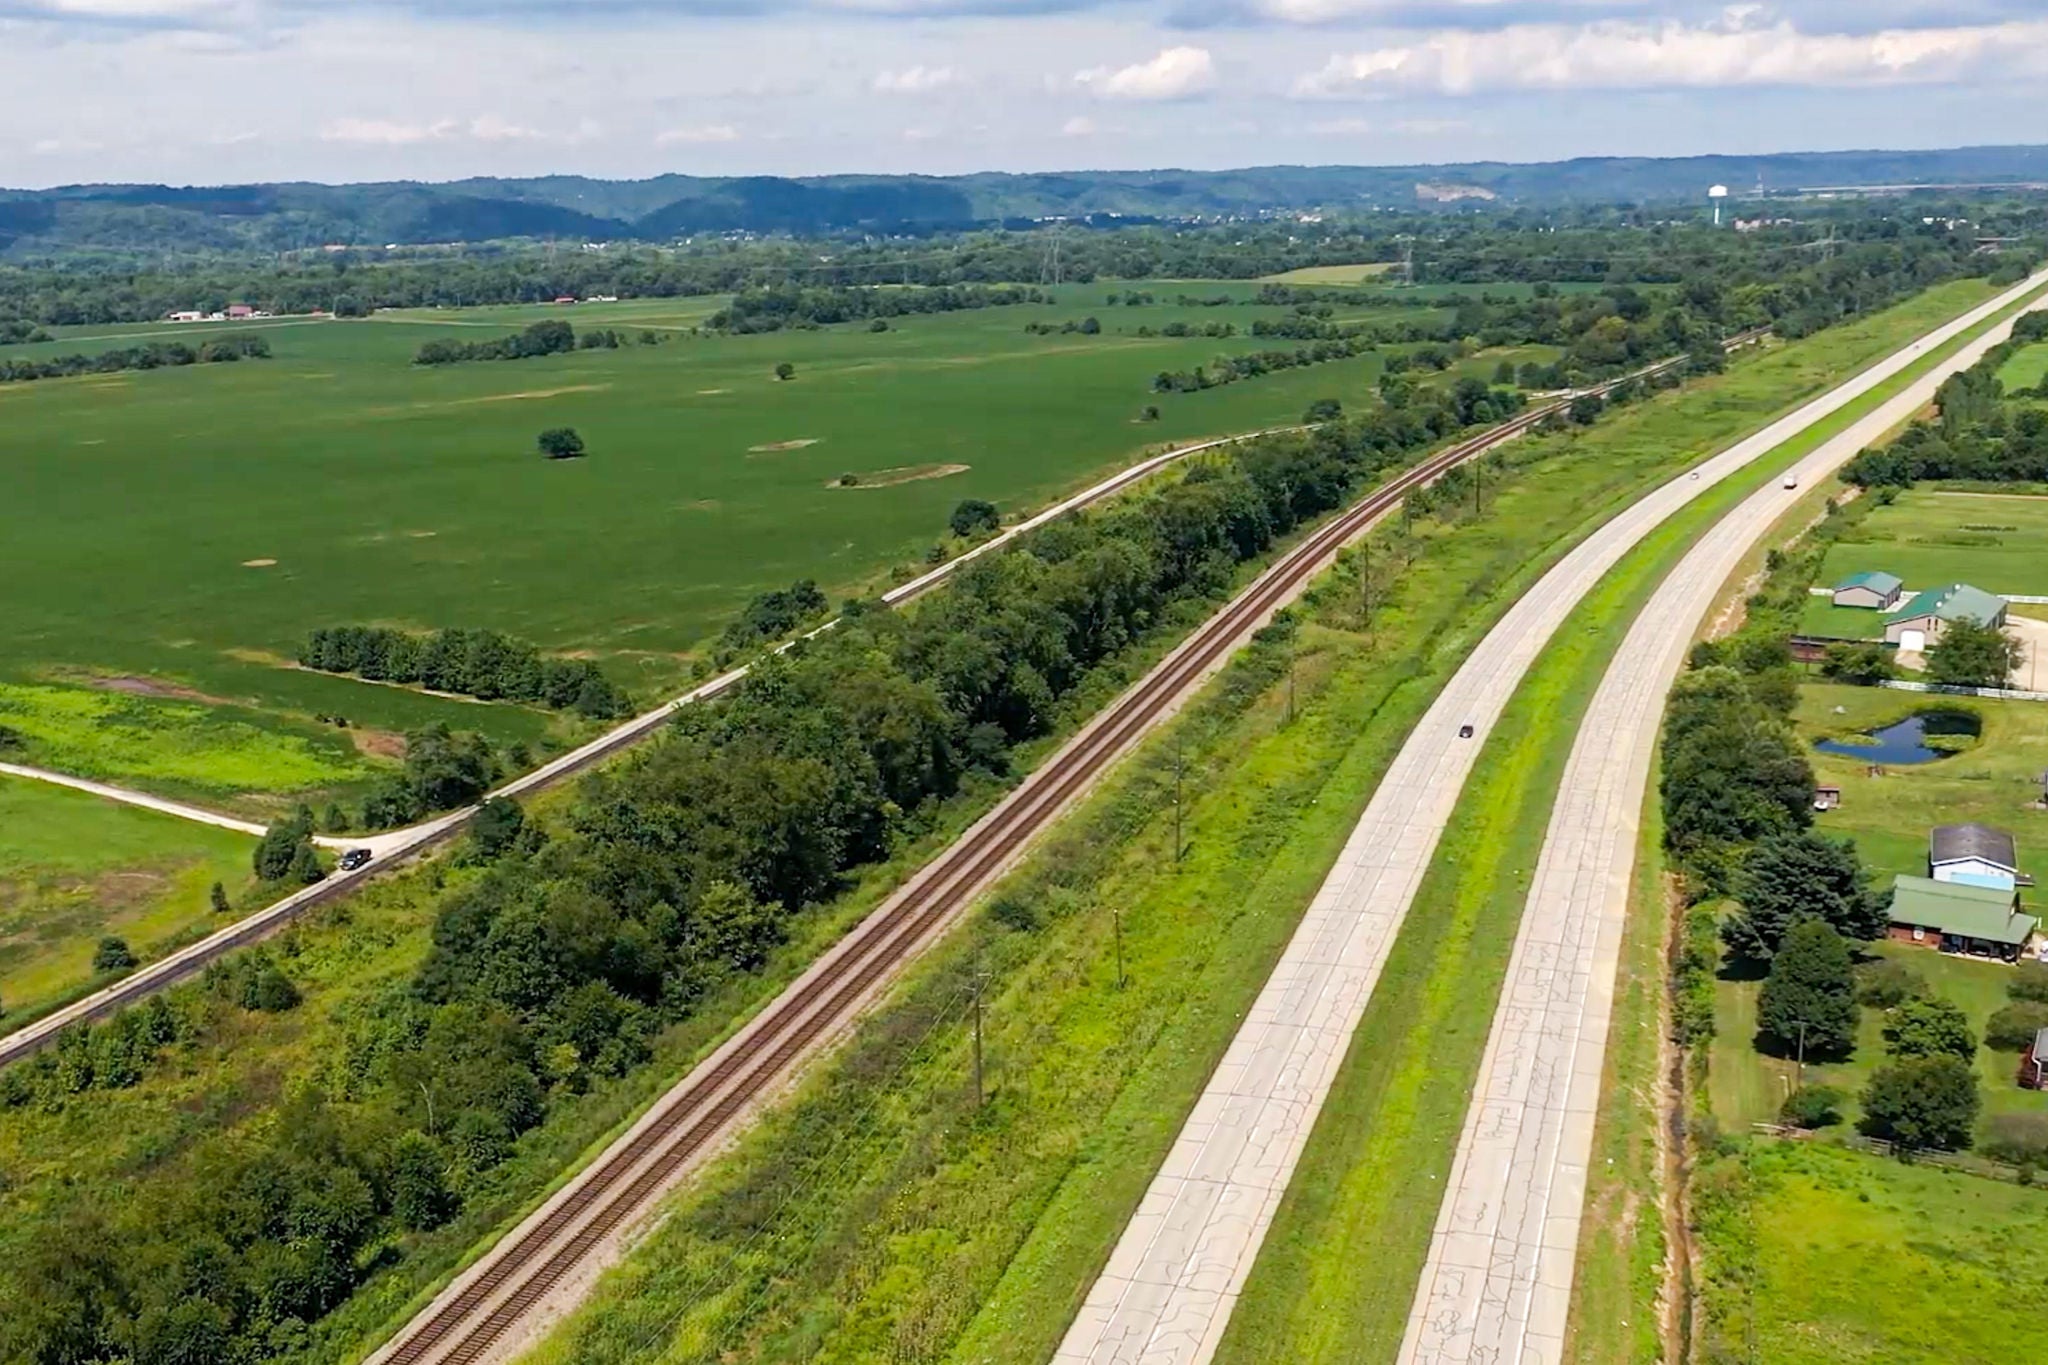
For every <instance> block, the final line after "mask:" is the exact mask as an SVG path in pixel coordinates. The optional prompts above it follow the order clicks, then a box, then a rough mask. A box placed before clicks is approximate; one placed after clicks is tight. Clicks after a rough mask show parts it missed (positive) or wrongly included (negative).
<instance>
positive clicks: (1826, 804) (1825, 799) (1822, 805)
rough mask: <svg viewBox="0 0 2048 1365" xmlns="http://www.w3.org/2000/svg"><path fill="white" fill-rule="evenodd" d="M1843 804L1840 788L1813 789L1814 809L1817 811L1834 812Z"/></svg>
mask: <svg viewBox="0 0 2048 1365" xmlns="http://www.w3.org/2000/svg"><path fill="white" fill-rule="evenodd" d="M1841 804H1842V789H1841V788H1840V787H1815V788H1814V789H1813V808H1814V809H1815V810H1833V809H1835V808H1836V807H1837V806H1839V805H1841Z"/></svg>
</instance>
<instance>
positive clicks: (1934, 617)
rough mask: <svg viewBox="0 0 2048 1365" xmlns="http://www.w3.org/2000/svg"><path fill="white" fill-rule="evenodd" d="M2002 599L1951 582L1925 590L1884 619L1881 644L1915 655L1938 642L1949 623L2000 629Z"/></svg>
mask: <svg viewBox="0 0 2048 1365" xmlns="http://www.w3.org/2000/svg"><path fill="white" fill-rule="evenodd" d="M2005 605H2006V604H2005V599H2004V598H2003V597H1994V596H1993V595H1992V594H1990V593H1988V592H1986V591H1984V590H1983V589H1982V588H1973V587H1971V586H1970V585H1969V584H1968V583H1951V584H1949V585H1948V586H1947V587H1945V588H1928V589H1926V590H1925V591H1923V592H1918V593H1915V594H1914V595H1913V600H1912V601H1910V602H1908V603H1906V605H1905V606H1903V607H1900V608H1899V609H1898V610H1897V611H1895V612H1893V613H1892V614H1891V615H1890V616H1889V617H1887V618H1886V619H1885V623H1884V638H1885V643H1887V644H1894V645H1897V646H1898V647H1899V649H1900V650H1901V651H1902V652H1904V653H1907V654H1918V653H1920V652H1921V651H1923V650H1925V649H1926V648H1927V647H1928V646H1929V645H1932V644H1934V643H1935V642H1936V641H1937V640H1939V639H1941V635H1942V632H1943V631H1945V630H1947V629H1948V626H1949V622H1951V621H1975V622H1976V623H1977V624H1978V625H1980V626H1990V627H1992V628H1993V629H2003V628H2004V626H2005Z"/></svg>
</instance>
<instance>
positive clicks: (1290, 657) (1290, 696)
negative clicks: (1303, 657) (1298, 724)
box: [1287, 634, 1295, 725]
mask: <svg viewBox="0 0 2048 1365" xmlns="http://www.w3.org/2000/svg"><path fill="white" fill-rule="evenodd" d="M1294 655H1295V647H1294V636H1293V635H1291V634H1290V635H1289V636H1288V637H1287V723H1288V724H1289V725H1292V724H1294Z"/></svg>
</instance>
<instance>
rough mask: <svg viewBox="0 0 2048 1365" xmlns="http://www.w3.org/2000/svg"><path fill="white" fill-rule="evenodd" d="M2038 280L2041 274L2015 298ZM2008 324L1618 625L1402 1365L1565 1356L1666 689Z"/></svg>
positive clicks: (1749, 508)
mask: <svg viewBox="0 0 2048 1365" xmlns="http://www.w3.org/2000/svg"><path fill="white" fill-rule="evenodd" d="M2044 282H2048V273H2044V274H2042V275H2040V276H2036V277H2035V279H2034V280H2032V281H2031V282H2029V284H2028V285H2026V286H2022V288H2023V289H2024V288H2030V287H2036V286H2038V285H2040V284H2042V283H2044ZM2011 331H2012V324H2011V323H2010V322H2009V321H2008V322H2002V323H2000V324H1999V325H1998V326H1996V327H1994V328H1992V329H1991V330H1990V331H1988V332H1986V333H1985V334H1984V335H1983V336H1982V337H1980V338H1978V339H1976V340H1974V341H1972V342H1970V343H1969V344H1968V345H1966V346H1964V347H1962V348H1961V349H1960V350H1959V351H1958V352H1957V353H1956V355H1955V356H1954V357H1952V358H1951V359H1948V360H1945V361H1943V362H1942V364H1941V365H1940V366H1939V367H1937V368H1936V369H1935V370H1934V371H1933V372H1932V373H1930V374H1928V375H1927V376H1925V377H1923V378H1921V379H1918V380H1916V381H1914V382H1913V383H1912V384H1910V385H1908V386H1907V387H1906V388H1905V389H1904V390H1903V391H1901V392H1900V393H1899V394H1898V395H1897V396H1896V397H1894V398H1891V399H1889V400H1887V401H1886V402H1884V403H1882V404H1880V405H1879V406H1878V407H1877V408H1876V409H1875V410H1874V411H1873V412H1872V413H1871V414H1870V415H1869V416H1867V417H1864V418H1861V419H1859V420H1858V421H1857V422H1856V423H1855V424H1854V425H1853V426H1851V427H1849V428H1848V429H1847V430H1846V431H1844V432H1842V433H1841V434H1840V435H1838V436H1835V437H1832V438H1831V439H1829V440H1828V441H1827V442H1825V443H1824V444H1822V445H1821V446H1820V447H1819V448H1818V449H1816V450H1815V451H1814V452H1813V453H1812V454H1810V455H1808V456H1807V457H1806V458H1804V459H1803V460H1801V461H1800V462H1799V464H1798V465H1797V466H1796V472H1797V475H1798V487H1797V488H1791V489H1788V488H1785V487H1783V486H1781V485H1780V484H1779V483H1778V482H1777V481H1776V480H1773V481H1772V482H1771V483H1770V484H1769V485H1768V486H1766V487H1764V488H1761V489H1759V490H1758V491H1757V492H1756V493H1754V494H1753V495H1751V496H1750V497H1749V498H1748V499H1747V500H1746V501H1744V502H1743V503H1742V504H1741V505H1740V506H1738V507H1737V508H1736V509H1735V510H1734V511H1732V512H1730V513H1729V514H1728V515H1727V516H1725V517H1723V518H1722V519H1721V520H1720V521H1719V522H1718V523H1716V524H1715V526H1714V527H1713V529H1712V530H1710V531H1709V532H1707V534H1706V535H1705V536H1703V537H1702V538H1701V539H1700V541H1699V542H1698V543H1697V544H1696V545H1694V546H1693V547H1692V549H1691V550H1690V551H1689V552H1688V553H1687V554H1686V556H1685V558H1684V559H1683V560H1682V561H1681V562H1680V563H1679V565H1678V567H1677V568H1675V569H1674V570H1673V571H1672V572H1671V574H1670V576H1669V577H1667V578H1666V579H1665V580H1664V582H1663V584H1662V585H1660V586H1659V587H1658V589H1657V591H1656V593H1655V594H1654V595H1653V596H1652V597H1651V598H1650V600H1649V602H1648V603H1647V604H1646V605H1645V606H1644V608H1643V611H1642V614H1641V615H1640V616H1638V617H1637V618H1636V621H1635V624H1634V625H1633V626H1632V627H1631V628H1630V630H1629V633H1628V636H1627V638H1626V640H1625V642H1624V643H1623V644H1622V646H1621V649H1620V652H1619V653H1618V654H1616V656H1615V659H1614V662H1613V664H1612V665H1611V666H1609V668H1608V670H1607V672H1606V674H1605V676H1604V677H1603V678H1602V679H1601V682H1600V686H1599V689H1598V690H1597V691H1596V692H1595V693H1594V694H1593V701H1592V704H1591V706H1590V707H1589V708H1588V710H1587V712H1586V716H1585V719H1584V720H1583V721H1582V722H1581V723H1580V726H1579V733H1578V739H1577V740H1576V742H1575V743H1574V744H1573V746H1572V752H1571V757H1570V758H1569V760H1567V763H1566V767H1565V770H1564V776H1563V778H1562V780H1561V782H1560V785H1559V789H1558V794H1557V800H1556V803H1555V805H1554V806H1553V807H1552V809H1551V816H1550V826H1549V829H1548V830H1547V831H1546V833H1545V835H1544V842H1543V851H1542V853H1541V855H1540V856H1539V858H1538V861H1537V864H1536V874H1535V878H1534V880H1533V881H1532V882H1531V883H1530V889H1529V898H1528V902H1527V904H1526V907H1525V908H1524V910H1523V913H1522V922H1521V927H1520V929H1519V930H1518V932H1517V934H1516V937H1515V946H1514V951H1513V955H1512V956H1511V957H1510V958H1509V962H1508V974H1507V979H1506V982H1505V983H1504V985H1503V986H1502V989H1501V996H1500V1004H1499V1007H1498V1008H1497V1010H1496V1012H1495V1014H1494V1021H1493V1031H1492V1035H1491V1037H1490V1038H1489V1040H1488V1042H1487V1048H1486V1053H1485V1057H1484V1060H1483V1061H1482V1062H1481V1064H1480V1071H1479V1077H1478V1081H1477V1084H1476V1085H1475V1087H1474V1091H1473V1096H1472V1101H1471V1106H1470V1108H1469V1109H1468V1110H1467V1113H1466V1118H1465V1126H1464V1132H1463V1135H1462V1136H1461V1137H1460V1138H1459V1141H1458V1153H1457V1157H1456V1158H1455V1160H1454V1163H1453V1165H1452V1167H1451V1174H1450V1178H1449V1180H1448V1181H1447V1183H1446V1187H1445V1194H1444V1202H1443V1204H1442V1205H1441V1206H1440V1207H1439V1210H1438V1214H1437V1221H1436V1228H1435V1232H1434V1234H1433V1236H1432V1238H1431V1241H1430V1248H1429V1256H1428V1260H1427V1261H1426V1262H1425V1264H1424V1268H1423V1273H1422V1279H1421V1282H1420V1284H1419V1285H1418V1286H1417V1289H1416V1293H1415V1301H1414V1306H1413V1308H1412V1309H1411V1310H1410V1313H1409V1320H1408V1328H1407V1334H1406V1336H1405V1338H1404V1340H1403V1342H1402V1347H1401V1355H1400V1361H1401V1365H1478V1363H1479V1362H1487V1361H1514V1362H1517V1365H1556V1362H1559V1361H1561V1360H1562V1359H1563V1354H1564V1335H1565V1325H1566V1318H1567V1315H1568V1312H1569V1309H1570V1304H1571V1291H1572V1274H1573V1269H1574V1265H1575V1263H1576V1258H1577V1246H1578V1236H1579V1222H1580V1215H1581V1212H1582V1209H1583V1206H1584V1202H1585V1193H1586V1174H1587V1164H1588V1162H1589V1161H1591V1159H1592V1150H1593V1128H1594V1122H1595V1118H1596V1114H1597V1109H1598V1106H1599V1101H1600V1077H1601V1070H1602V1066H1603V1063H1604V1060H1605V1055H1606V1049H1607V1031H1608V1022H1609V1017H1610V1014H1611V1011H1612V1006H1613V1000H1614V980H1615V972H1616V969H1617V967H1618V965H1619V961H1620V952H1621V937H1622V930H1623V929H1624V928H1625V926H1626V923H1627V919H1628V909H1629V892H1630V887H1631V884H1632V882H1633V873H1634V869H1635V854H1636V842H1637V835H1638V828H1637V822H1638V816H1639V814H1640V812H1641V810H1642V805H1643V797H1644V793H1645V791H1646V790H1647V787H1648V784H1649V778H1650V768H1651V765H1652V760H1653V758H1654V756H1655V751H1656V743H1657V732H1658V728H1659V725H1660V723H1661V722H1662V719H1663V712H1664V698H1665V695H1666V694H1667V693H1668V692H1669V691H1670V690H1671V685H1672V683H1673V681H1674V680H1675V679H1676V678H1677V676H1678V672H1679V669H1680V667H1681V666H1682V665H1683V663H1684V661H1685V655H1686V651H1687V649H1688V648H1689V647H1690V645H1691V643H1692V639H1693V635H1694V632H1695V631H1696V630H1697V629H1698V626H1699V624H1700V622H1701V621H1702V620H1704V619H1705V617H1706V615H1707V613H1708V612H1709V611H1711V610H1712V609H1713V606H1714V604H1715V600H1716V598H1717V597H1718V596H1719V594H1720V592H1721V588H1722V585H1723V584H1724V583H1726V582H1727V581H1728V579H1729V577H1730V576H1731V575H1733V574H1734V573H1735V572H1736V571H1737V570H1738V569H1739V567H1740V566H1741V564H1742V561H1743V558H1744V556H1746V555H1747V554H1748V553H1749V551H1750V549H1751V547H1752V546H1754V545H1755V544H1756V543H1757V542H1758V541H1759V540H1761V539H1762V538H1763V537H1764V536H1765V535H1766V534H1768V533H1769V531H1770V529H1771V527H1772V526H1773V525H1775V524H1776V523H1777V522H1778V520H1779V519H1780V518H1781V517H1783V516H1784V515H1785V513H1786V512H1788V511H1789V510H1790V509H1791V508H1792V507H1793V505H1794V504H1796V503H1797V502H1798V501H1799V499H1800V498H1801V497H1802V496H1804V495H1805V490H1808V489H1811V488H1812V487H1813V485H1814V483H1815V481H1817V480H1820V479H1825V478H1827V477H1828V476H1830V475H1831V474H1833V473H1834V472H1835V471H1836V470H1838V469H1840V468H1841V467H1842V466H1843V465H1844V464H1846V463H1848V461H1849V460H1850V459H1852V458H1854V456H1855V455H1856V453H1857V452H1858V451H1859V450H1862V449H1863V448H1864V447H1866V446H1868V445H1871V444H1873V443H1875V442H1877V441H1879V440H1881V439H1882V438H1883V437H1884V435H1885V433H1886V432H1888V431H1890V430H1892V429H1893V428H1895V427H1897V426H1898V425H1899V424H1900V423H1902V422H1904V421H1906V420H1908V419H1909V418H1911V417H1912V416H1913V414H1914V413H1916V412H1918V411H1920V410H1921V409H1922V408H1924V407H1925V406H1926V405H1927V404H1928V403H1929V402H1930V401H1932V400H1933V398H1934V394H1935V390H1936V389H1937V388H1939V387H1940V384H1941V381H1942V380H1943V379H1944V378H1946V377H1947V376H1948V375H1950V374H1953V373H1955V372H1956V371H1958V370H1962V369H1967V368H1968V367H1969V366H1971V365H1974V364H1975V363H1976V362H1977V361H1978V360H1979V359H1981V358H1982V357H1983V355H1984V353H1985V352H1986V351H1989V350H1990V349H1991V348H1992V347H1993V346H1995V345H1997V344H1998V343H1999V342H2000V341H2002V340H2004V339H2005V337H2006V336H2007V335H2008V334H2009V333H2010V332H2011Z"/></svg>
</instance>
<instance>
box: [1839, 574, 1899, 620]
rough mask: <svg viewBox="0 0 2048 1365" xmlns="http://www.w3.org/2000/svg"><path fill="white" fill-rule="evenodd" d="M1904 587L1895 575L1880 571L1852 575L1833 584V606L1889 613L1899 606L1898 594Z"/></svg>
mask: <svg viewBox="0 0 2048 1365" xmlns="http://www.w3.org/2000/svg"><path fill="white" fill-rule="evenodd" d="M1905 586H1906V585H1905V584H1904V583H1903V582H1901V581H1900V580H1899V576H1898V575H1897V574H1890V573H1884V572H1882V571H1872V572H1869V573H1852V574H1850V575H1849V576H1848V577H1847V578H1845V579H1843V580H1842V581H1841V582H1839V583H1837V584H1835V605H1836V606H1838V607H1868V608H1869V609H1870V610H1872V611H1890V610H1891V609H1892V608H1893V607H1895V606H1897V605H1898V604H1899V594H1900V592H1902V591H1904V589H1905Z"/></svg>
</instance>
